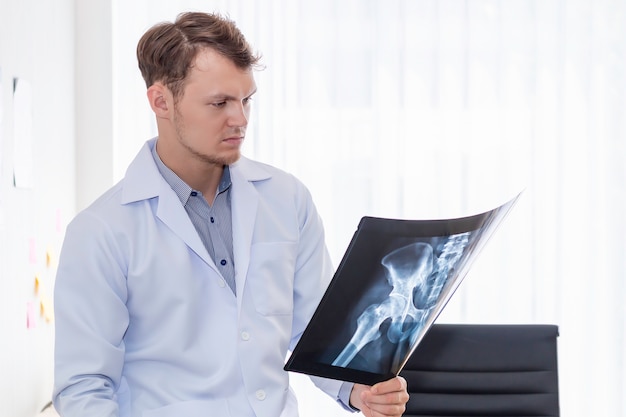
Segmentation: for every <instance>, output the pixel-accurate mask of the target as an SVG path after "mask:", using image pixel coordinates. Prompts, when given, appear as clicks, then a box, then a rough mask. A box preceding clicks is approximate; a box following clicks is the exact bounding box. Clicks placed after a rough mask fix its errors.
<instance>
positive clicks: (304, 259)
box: [290, 187, 354, 411]
mask: <svg viewBox="0 0 626 417" xmlns="http://www.w3.org/2000/svg"><path fill="white" fill-rule="evenodd" d="M298 198H299V200H300V202H299V203H300V204H299V206H300V207H304V209H302V210H300V211H299V213H300V214H299V215H300V218H299V219H298V220H299V224H300V225H301V227H300V239H299V252H298V258H297V262H296V271H295V282H294V319H293V339H292V342H291V346H290V349H291V350H293V348H295V345H296V343H297V342H298V340H299V339H300V337H301V336H302V333H303V332H304V329H305V328H306V326H307V324H308V322H309V320H310V319H311V317H312V315H313V313H314V311H315V309H316V308H317V305H318V304H319V301H320V300H321V298H322V296H323V295H324V292H325V291H326V288H327V287H328V284H329V283H330V280H331V278H332V276H333V266H332V262H331V260H330V255H329V253H328V249H327V247H326V244H325V235H324V227H323V224H322V220H321V218H320V216H319V214H318V212H317V210H316V208H315V205H314V203H313V201H312V197H311V195H310V193H309V191H308V190H307V189H306V188H304V187H302V188H301V189H300V193H299V194H298ZM310 378H311V380H312V381H313V383H314V384H315V385H316V386H317V387H318V388H319V389H321V390H322V391H323V392H325V393H326V394H328V395H329V396H330V397H331V398H333V399H335V400H336V401H337V402H338V403H339V404H340V405H342V406H343V407H344V408H345V409H346V410H350V411H354V409H353V408H351V407H350V406H349V404H347V403H346V400H349V398H348V399H346V398H341V397H345V391H346V388H348V391H349V390H350V389H351V387H352V384H349V385H345V384H344V383H343V382H342V381H336V380H332V379H327V378H320V377H315V376H312V377H310ZM342 386H343V387H344V389H343V392H342ZM342 393H343V394H344V395H343V396H341V395H340V394H342Z"/></svg>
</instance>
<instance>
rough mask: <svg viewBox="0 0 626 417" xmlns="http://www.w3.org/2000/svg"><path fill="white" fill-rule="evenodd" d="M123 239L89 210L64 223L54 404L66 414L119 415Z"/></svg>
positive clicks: (75, 416) (58, 282)
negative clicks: (117, 400) (116, 398)
mask: <svg viewBox="0 0 626 417" xmlns="http://www.w3.org/2000/svg"><path fill="white" fill-rule="evenodd" d="M122 241H123V239H121V238H120V235H119V234H116V233H114V232H113V231H112V230H111V229H110V228H109V227H108V225H107V224H106V223H105V222H104V221H103V220H102V219H101V218H99V217H98V216H97V215H95V214H94V213H91V212H82V213H80V214H79V215H78V216H77V217H76V218H75V219H74V220H73V221H72V222H71V223H70V225H69V226H68V229H67V232H66V236H65V239H64V243H63V247H62V250H61V256H60V259H59V266H58V270H57V277H56V282H55V290H54V304H55V326H56V329H55V330H56V336H55V381H54V392H53V398H54V406H55V408H56V409H57V410H58V411H59V413H60V414H61V415H63V416H64V417H84V416H95V415H97V416H102V417H105V416H106V417H113V416H118V415H119V411H118V405H117V402H116V401H115V396H116V395H117V393H118V390H119V388H120V383H121V373H122V367H123V361H124V344H123V341H122V340H123V335H124V332H125V331H126V329H127V327H128V323H129V315H128V310H127V309H126V306H125V302H126V298H127V292H126V279H125V270H126V262H125V256H124V254H123V253H124V251H123V248H122V247H121V246H122V245H120V242H122Z"/></svg>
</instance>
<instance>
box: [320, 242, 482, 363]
mask: <svg viewBox="0 0 626 417" xmlns="http://www.w3.org/2000/svg"><path fill="white" fill-rule="evenodd" d="M469 236H470V233H469V232H466V233H460V234H456V235H452V236H448V237H445V238H441V239H434V241H432V239H431V242H424V241H416V242H412V243H410V244H407V245H404V246H401V247H398V248H396V249H393V250H392V251H390V252H389V253H387V254H386V255H385V256H384V257H383V258H382V260H381V262H380V263H381V265H382V267H383V271H384V274H385V277H386V280H383V281H380V284H379V285H377V286H373V287H372V288H370V289H369V290H368V291H367V292H366V293H364V295H363V300H364V301H365V300H367V301H366V303H365V304H367V305H366V306H365V308H363V309H362V310H361V309H357V310H358V311H360V313H359V314H358V316H357V317H355V318H353V323H352V326H351V328H354V332H353V333H352V336H351V337H350V340H349V341H348V342H347V343H346V344H345V346H344V347H343V349H342V350H341V352H340V353H339V355H337V357H336V358H335V359H334V360H333V361H332V365H334V366H342V367H348V366H350V367H352V368H355V369H362V370H365V371H370V372H372V371H377V369H376V367H378V366H382V367H385V368H387V367H389V366H390V367H391V368H392V369H395V368H398V367H400V366H401V362H402V361H403V360H404V359H405V358H406V355H407V351H408V349H410V348H411V347H412V346H413V345H414V344H415V342H416V338H417V336H418V335H419V331H420V330H421V329H422V328H423V327H424V326H425V324H426V320H427V318H428V317H429V314H430V313H431V311H432V309H433V308H434V307H435V305H436V303H437V301H438V300H439V298H440V296H441V293H442V290H443V289H444V287H445V285H446V282H447V279H448V276H449V274H450V272H451V271H452V270H454V269H455V267H456V265H457V262H458V261H459V259H460V258H461V255H462V254H463V251H464V249H465V247H466V246H467V244H468V241H469ZM389 360H391V361H392V363H388V361H389ZM353 362H354V363H353Z"/></svg>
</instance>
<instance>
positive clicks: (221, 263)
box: [220, 259, 228, 266]
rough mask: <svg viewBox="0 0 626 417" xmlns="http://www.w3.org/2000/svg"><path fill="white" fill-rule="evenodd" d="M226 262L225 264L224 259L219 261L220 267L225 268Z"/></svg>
mask: <svg viewBox="0 0 626 417" xmlns="http://www.w3.org/2000/svg"><path fill="white" fill-rule="evenodd" d="M227 263H228V262H226V259H222V260H221V261H220V265H222V266H225V265H226V264H227Z"/></svg>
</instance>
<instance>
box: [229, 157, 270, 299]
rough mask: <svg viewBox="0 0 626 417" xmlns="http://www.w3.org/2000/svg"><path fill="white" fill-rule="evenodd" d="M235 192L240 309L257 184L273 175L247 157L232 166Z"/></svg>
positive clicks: (235, 241) (236, 262)
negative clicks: (255, 183)
mask: <svg viewBox="0 0 626 417" xmlns="http://www.w3.org/2000/svg"><path fill="white" fill-rule="evenodd" d="M230 174H231V181H232V187H233V188H232V193H231V212H232V216H233V217H232V222H233V255H234V257H235V281H236V283H237V304H238V307H239V309H240V310H241V300H242V299H243V290H244V287H245V285H246V277H247V275H248V267H249V265H250V249H251V246H252V236H253V233H254V226H255V221H256V218H257V210H258V204H259V194H258V191H257V189H256V187H255V185H254V182H255V181H261V180H266V179H268V178H270V174H269V173H268V172H267V171H265V170H264V169H262V168H261V167H260V166H257V165H255V164H253V163H251V161H249V160H247V159H246V158H243V157H242V158H241V159H240V160H239V161H237V162H236V163H235V164H233V165H231V167H230Z"/></svg>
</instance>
